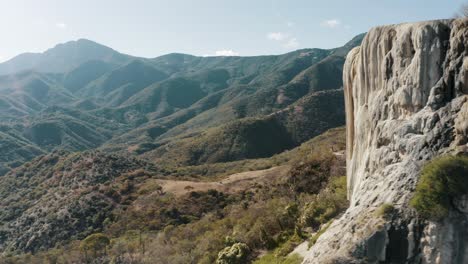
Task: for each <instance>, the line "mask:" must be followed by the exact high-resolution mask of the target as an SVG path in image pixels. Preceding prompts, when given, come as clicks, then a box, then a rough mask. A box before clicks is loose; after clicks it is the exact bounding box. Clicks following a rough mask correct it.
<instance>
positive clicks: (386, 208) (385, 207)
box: [375, 203, 395, 218]
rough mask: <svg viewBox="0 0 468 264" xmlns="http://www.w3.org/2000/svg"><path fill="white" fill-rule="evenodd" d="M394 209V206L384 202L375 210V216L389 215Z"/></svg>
mask: <svg viewBox="0 0 468 264" xmlns="http://www.w3.org/2000/svg"><path fill="white" fill-rule="evenodd" d="M394 211H395V207H393V205H392V204H388V203H384V204H382V205H381V206H380V207H379V208H378V209H377V210H376V211H375V215H376V216H381V217H384V218H386V217H389V216H390V215H391V214H392V213H393V212H394Z"/></svg>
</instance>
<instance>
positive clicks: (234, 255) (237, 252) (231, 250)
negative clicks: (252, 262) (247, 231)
mask: <svg viewBox="0 0 468 264" xmlns="http://www.w3.org/2000/svg"><path fill="white" fill-rule="evenodd" d="M249 252H250V249H249V247H248V246H247V245H246V244H244V243H235V244H233V245H232V246H230V247H226V248H224V249H223V250H221V251H220V252H219V253H218V259H217V260H216V263H217V264H243V263H246V262H247V258H248V256H249Z"/></svg>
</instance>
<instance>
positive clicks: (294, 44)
mask: <svg viewBox="0 0 468 264" xmlns="http://www.w3.org/2000/svg"><path fill="white" fill-rule="evenodd" d="M284 47H285V48H288V49H295V48H297V47H299V41H298V40H297V39H296V38H290V39H289V40H288V41H287V42H286V43H285V44H284Z"/></svg>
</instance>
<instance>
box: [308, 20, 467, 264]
mask: <svg viewBox="0 0 468 264" xmlns="http://www.w3.org/2000/svg"><path fill="white" fill-rule="evenodd" d="M467 56H468V20H467V19H456V20H438V21H428V22H420V23H408V24H400V25H390V26H382V27H376V28H373V29H372V30H370V31H369V33H368V34H367V35H366V37H365V38H364V41H363V42H362V45H361V46H360V47H357V48H354V49H353V50H352V51H351V52H350V53H349V54H348V56H347V59H346V63H345V66H344V67H345V68H344V76H343V79H344V90H345V101H346V118H347V153H346V155H347V178H348V198H349V199H350V208H349V209H348V210H347V211H346V213H345V214H344V215H343V216H341V218H340V219H338V220H336V221H334V222H333V223H332V224H331V226H330V227H329V228H328V230H327V231H326V232H325V233H324V234H323V235H322V236H321V237H320V238H319V240H318V241H317V243H316V244H315V245H314V246H313V247H312V248H311V249H310V251H309V252H308V255H307V257H306V259H305V260H304V263H320V264H324V263H468V210H467V209H466V208H461V207H460V208H457V206H454V208H452V209H451V210H450V213H449V215H448V216H447V217H446V218H445V219H443V220H441V221H437V222H433V221H427V220H423V219H421V218H419V217H418V215H417V213H416V212H415V210H414V209H412V208H410V207H409V205H408V203H409V200H410V199H411V197H412V194H413V191H414V189H415V186H416V184H417V181H418V177H419V174H420V171H421V167H422V166H423V165H424V163H425V162H427V161H429V160H431V159H433V158H434V157H437V156H440V155H443V154H463V153H464V154H467V153H468V57H467ZM465 203H466V204H468V199H467V201H465ZM458 204H459V205H462V204H464V203H463V202H461V203H458ZM383 205H391V206H393V208H395V210H394V213H392V216H391V217H390V218H386V217H382V216H379V215H378V213H376V212H377V211H378V209H379V208H380V207H382V206H383Z"/></svg>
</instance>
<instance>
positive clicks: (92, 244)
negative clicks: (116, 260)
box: [80, 233, 110, 260]
mask: <svg viewBox="0 0 468 264" xmlns="http://www.w3.org/2000/svg"><path fill="white" fill-rule="evenodd" d="M109 244H110V240H109V238H108V237H107V236H106V235H104V234H102V233H96V234H92V235H89V236H88V237H86V238H85V239H84V240H83V241H81V244H80V249H81V250H83V251H84V254H85V258H86V260H87V259H88V251H89V250H91V251H92V252H93V256H94V258H96V257H97V256H98V255H99V254H102V253H106V252H107V246H108V245H109Z"/></svg>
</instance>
